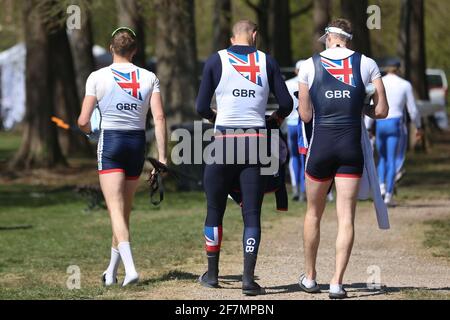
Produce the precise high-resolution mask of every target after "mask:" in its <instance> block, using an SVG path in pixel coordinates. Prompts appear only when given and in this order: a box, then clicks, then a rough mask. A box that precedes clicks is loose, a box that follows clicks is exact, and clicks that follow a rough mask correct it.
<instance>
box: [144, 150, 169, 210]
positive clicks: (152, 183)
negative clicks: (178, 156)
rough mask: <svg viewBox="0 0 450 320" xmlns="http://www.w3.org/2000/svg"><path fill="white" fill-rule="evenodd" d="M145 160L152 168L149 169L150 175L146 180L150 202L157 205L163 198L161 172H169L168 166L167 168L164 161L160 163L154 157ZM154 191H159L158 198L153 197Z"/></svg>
mask: <svg viewBox="0 0 450 320" xmlns="http://www.w3.org/2000/svg"><path fill="white" fill-rule="evenodd" d="M147 160H148V161H150V163H151V164H152V166H153V168H154V170H152V171H150V175H149V178H148V180H147V181H148V184H149V187H150V202H151V204H153V205H154V206H157V205H159V204H160V203H161V202H162V201H163V200H164V185H163V178H162V175H161V174H162V173H165V172H169V168H167V166H166V165H165V164H164V163H161V162H159V161H158V160H156V159H154V158H147ZM153 171H154V172H153ZM156 193H159V200H155V199H154V197H155V194H156Z"/></svg>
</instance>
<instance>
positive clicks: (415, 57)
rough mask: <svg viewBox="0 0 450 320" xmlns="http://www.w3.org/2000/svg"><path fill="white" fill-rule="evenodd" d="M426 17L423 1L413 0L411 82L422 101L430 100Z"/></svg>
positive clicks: (410, 51)
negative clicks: (426, 51) (426, 50)
mask: <svg viewBox="0 0 450 320" xmlns="http://www.w3.org/2000/svg"><path fill="white" fill-rule="evenodd" d="M424 20H425V17H424V2H423V0H411V21H410V31H409V32H410V39H411V41H410V45H411V47H410V50H409V53H410V61H411V64H410V65H409V68H410V81H411V83H412V85H413V87H414V89H415V90H416V94H417V96H418V97H419V98H420V99H423V100H428V98H429V97H428V84H427V76H426V56H425V46H426V43H425V21H424Z"/></svg>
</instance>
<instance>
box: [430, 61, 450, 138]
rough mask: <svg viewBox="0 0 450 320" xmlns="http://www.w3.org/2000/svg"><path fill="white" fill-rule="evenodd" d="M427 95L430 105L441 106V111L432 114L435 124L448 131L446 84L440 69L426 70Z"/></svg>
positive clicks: (445, 77) (444, 76) (443, 73)
mask: <svg viewBox="0 0 450 320" xmlns="http://www.w3.org/2000/svg"><path fill="white" fill-rule="evenodd" d="M426 75H427V82H428V94H429V98H430V101H431V103H433V104H436V105H439V106H442V107H443V109H442V110H440V111H437V112H436V113H435V114H434V118H435V119H436V124H437V125H438V127H439V128H440V129H443V130H446V129H448V116H447V104H448V100H447V96H448V82H447V76H446V75H445V72H444V71H443V70H441V69H427V70H426Z"/></svg>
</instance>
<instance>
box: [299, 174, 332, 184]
mask: <svg viewBox="0 0 450 320" xmlns="http://www.w3.org/2000/svg"><path fill="white" fill-rule="evenodd" d="M305 175H306V176H307V177H308V178H310V179H311V180H313V181H316V182H327V181H330V180H331V179H333V177H329V178H324V179H320V178H316V177H313V176H312V175H310V174H309V173H307V172H305Z"/></svg>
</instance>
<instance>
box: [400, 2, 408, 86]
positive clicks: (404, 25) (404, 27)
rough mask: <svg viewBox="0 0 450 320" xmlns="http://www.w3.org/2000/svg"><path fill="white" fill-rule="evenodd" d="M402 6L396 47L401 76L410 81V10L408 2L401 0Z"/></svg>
mask: <svg viewBox="0 0 450 320" xmlns="http://www.w3.org/2000/svg"><path fill="white" fill-rule="evenodd" d="M401 1H402V6H401V14H400V30H399V39H398V40H399V41H398V47H397V53H398V55H399V56H400V59H401V61H402V65H401V70H402V74H403V75H404V77H405V78H406V79H410V78H411V77H410V65H411V60H410V56H409V50H410V47H411V44H410V43H411V41H410V36H409V23H410V20H411V18H410V16H411V10H409V1H408V0H401Z"/></svg>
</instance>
